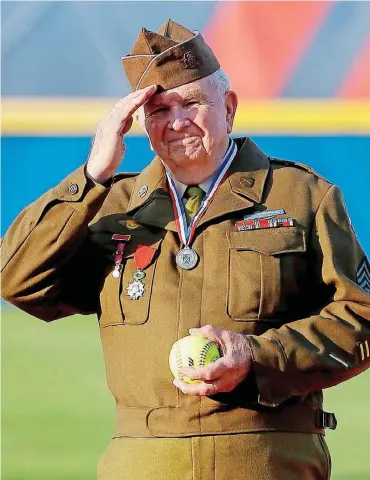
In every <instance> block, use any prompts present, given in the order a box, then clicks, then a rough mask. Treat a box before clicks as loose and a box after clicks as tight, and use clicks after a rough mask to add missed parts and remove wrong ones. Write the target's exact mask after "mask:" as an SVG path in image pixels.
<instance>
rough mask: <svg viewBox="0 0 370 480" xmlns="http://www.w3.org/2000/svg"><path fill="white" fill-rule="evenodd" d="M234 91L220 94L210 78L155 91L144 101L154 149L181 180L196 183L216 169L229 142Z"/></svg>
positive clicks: (148, 130) (233, 107)
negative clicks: (159, 91)
mask: <svg viewBox="0 0 370 480" xmlns="http://www.w3.org/2000/svg"><path fill="white" fill-rule="evenodd" d="M236 103H237V100H236V95H235V93H234V92H228V93H227V94H226V95H225V96H224V97H223V98H221V96H220V94H219V92H218V90H217V89H216V88H215V87H214V86H213V85H212V83H211V82H210V80H209V78H202V79H201V80H198V81H195V82H192V83H189V84H187V85H181V86H180V87H177V88H174V89H172V90H167V91H165V92H162V93H158V94H156V95H154V96H153V97H152V98H151V99H150V100H149V101H148V102H147V103H146V104H145V105H144V114H145V129H146V132H147V134H148V136H149V138H150V141H151V143H152V146H153V149H154V150H155V152H156V153H157V154H158V155H159V156H160V157H161V159H162V160H163V161H164V162H165V163H166V165H167V167H168V168H169V170H170V171H171V172H172V173H173V175H174V176H175V177H176V178H177V179H178V180H179V181H182V182H183V183H188V184H189V183H199V182H201V181H202V180H204V179H206V178H208V177H209V176H211V175H212V174H213V173H214V172H215V170H216V169H217V167H218V165H219V163H220V161H221V160H222V158H223V155H224V153H225V151H226V149H227V145H228V138H229V137H228V134H229V133H230V132H231V129H232V123H233V119H234V114H235V110H236Z"/></svg>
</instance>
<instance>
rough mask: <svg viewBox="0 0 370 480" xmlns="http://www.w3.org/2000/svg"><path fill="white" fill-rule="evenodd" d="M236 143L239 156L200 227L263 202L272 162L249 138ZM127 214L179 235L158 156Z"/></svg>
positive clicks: (136, 188) (142, 175)
mask: <svg viewBox="0 0 370 480" xmlns="http://www.w3.org/2000/svg"><path fill="white" fill-rule="evenodd" d="M234 141H235V142H236V144H237V147H238V153H237V154H236V156H235V158H234V160H233V163H232V164H231V166H230V169H229V176H228V177H227V178H226V180H225V181H224V182H223V183H222V185H221V186H220V187H219V190H218V191H217V194H216V195H215V197H214V199H213V201H212V203H211V205H210V206H209V208H208V209H207V210H206V212H205V214H204V215H203V217H202V218H201V220H200V222H199V224H198V225H199V226H201V225H203V224H205V223H206V222H209V221H212V220H214V219H215V218H218V217H220V216H222V215H225V214H228V213H230V212H233V211H238V210H243V209H246V208H251V207H253V206H254V205H255V204H256V203H261V202H262V201H263V195H264V191H265V184H266V180H267V178H268V173H269V169H270V162H269V159H268V157H267V156H266V155H265V154H264V153H263V152H262V151H261V150H260V149H259V148H258V147H257V146H256V145H255V143H254V142H253V141H252V140H251V139H250V138H237V139H234ZM211 181H212V180H211ZM127 214H128V215H132V217H133V218H134V219H135V220H137V221H138V222H139V223H142V224H146V225H150V226H153V227H159V228H165V229H167V230H172V231H177V228H176V224H175V216H174V210H173V205H172V200H171V197H170V194H169V190H168V185H167V179H166V172H165V169H164V167H163V164H162V162H161V160H160V158H159V157H158V156H156V157H155V158H154V159H153V161H152V162H151V163H150V164H149V165H148V166H147V167H146V168H145V169H144V170H143V171H142V172H141V173H140V175H138V177H137V179H136V182H135V185H134V188H133V191H132V194H131V198H130V202H129V206H128V211H127Z"/></svg>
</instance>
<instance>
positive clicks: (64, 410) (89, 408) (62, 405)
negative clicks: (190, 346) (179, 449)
mask: <svg viewBox="0 0 370 480" xmlns="http://www.w3.org/2000/svg"><path fill="white" fill-rule="evenodd" d="M369 381H370V375H369V372H366V373H364V374H362V375H360V376H359V377H356V378H354V379H352V380H350V381H348V382H346V383H344V384H342V385H339V386H338V387H335V388H332V389H330V390H327V391H326V395H325V397H326V402H325V407H326V410H328V411H334V412H335V413H336V415H337V418H338V429H337V430H336V431H335V432H331V431H330V432H329V433H328V435H327V441H328V443H329V447H330V449H331V453H332V459H333V474H332V479H334V480H365V479H366V480H368V479H370V467H369V453H368V452H369V441H368V440H369V432H370V409H369V406H370V403H369V399H370V386H369ZM113 429H114V401H113V398H112V397H111V395H110V393H109V391H108V389H107V386H106V382H105V373H104V360H103V355H102V350H101V345H100V339H99V331H98V328H97V325H96V319H95V318H94V317H72V318H67V319H63V320H59V321H57V322H54V323H52V324H50V325H47V324H45V323H44V322H41V321H38V320H36V319H34V318H32V317H30V316H28V315H25V314H22V313H19V312H17V311H15V310H13V309H8V308H4V309H3V314H2V476H1V478H2V480H92V479H94V478H96V473H95V472H96V464H97V462H98V459H99V456H100V454H101V453H102V451H103V450H104V449H105V447H106V446H107V445H108V443H109V441H110V438H111V436H112V433H113Z"/></svg>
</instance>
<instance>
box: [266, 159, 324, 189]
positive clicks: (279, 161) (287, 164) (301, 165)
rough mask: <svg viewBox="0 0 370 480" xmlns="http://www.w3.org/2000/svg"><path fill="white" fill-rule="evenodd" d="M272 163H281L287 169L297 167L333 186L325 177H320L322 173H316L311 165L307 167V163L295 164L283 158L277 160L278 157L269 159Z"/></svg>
mask: <svg viewBox="0 0 370 480" xmlns="http://www.w3.org/2000/svg"><path fill="white" fill-rule="evenodd" d="M269 160H270V162H276V163H281V164H283V165H286V166H287V167H296V168H300V169H301V170H305V171H306V172H309V173H312V175H315V176H316V177H318V178H321V180H324V182H326V183H329V184H330V185H333V182H331V181H330V180H328V179H327V178H325V177H324V176H323V175H320V173H318V172H316V171H315V170H314V169H313V168H312V167H310V166H309V165H306V164H305V163H300V162H295V161H293V160H285V159H282V158H276V157H269Z"/></svg>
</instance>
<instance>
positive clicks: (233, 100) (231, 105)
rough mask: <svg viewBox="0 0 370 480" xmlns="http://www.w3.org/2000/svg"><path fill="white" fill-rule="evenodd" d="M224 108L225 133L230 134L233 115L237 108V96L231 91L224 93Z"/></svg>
mask: <svg viewBox="0 0 370 480" xmlns="http://www.w3.org/2000/svg"><path fill="white" fill-rule="evenodd" d="M225 107H226V124H227V133H229V134H230V133H231V132H232V129H233V124H234V118H235V113H236V109H237V107H238V96H237V94H236V93H235V92H233V91H232V90H230V91H229V92H227V93H226V98H225Z"/></svg>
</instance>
